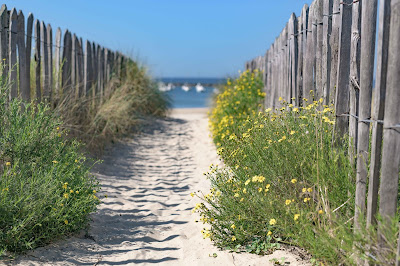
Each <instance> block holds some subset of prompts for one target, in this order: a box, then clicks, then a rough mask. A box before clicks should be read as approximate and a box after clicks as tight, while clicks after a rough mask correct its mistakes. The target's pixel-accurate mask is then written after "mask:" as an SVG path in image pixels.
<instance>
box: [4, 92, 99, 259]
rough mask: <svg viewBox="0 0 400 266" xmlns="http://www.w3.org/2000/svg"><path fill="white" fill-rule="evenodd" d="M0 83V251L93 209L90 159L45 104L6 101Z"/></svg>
mask: <svg viewBox="0 0 400 266" xmlns="http://www.w3.org/2000/svg"><path fill="white" fill-rule="evenodd" d="M7 98H8V91H7V90H6V89H4V88H1V89H0V125H1V126H0V255H1V254H2V253H4V252H5V251H8V252H20V251H23V250H26V249H33V248H35V247H37V246H40V245H44V244H46V243H49V242H50V241H52V240H54V239H56V238H60V237H62V236H65V235H68V234H70V233H72V232H76V231H79V230H81V229H84V228H85V227H86V226H87V224H88V219H89V218H88V214H89V213H91V212H93V211H94V210H95V209H96V206H97V205H98V204H99V199H98V198H97V197H96V195H95V193H96V190H98V189H99V186H98V182H97V181H96V180H95V178H94V177H93V176H91V175H90V173H89V170H90V168H91V165H92V164H93V162H90V161H87V160H86V158H85V157H84V156H83V155H82V154H81V153H80V152H79V148H80V144H79V143H78V142H77V141H74V140H72V141H68V140H66V139H65V138H64V136H65V135H66V132H65V131H64V130H62V129H60V127H61V121H60V120H59V119H58V118H56V117H55V116H54V115H52V113H51V112H50V110H49V108H48V107H47V106H46V105H44V104H39V105H33V104H25V103H22V102H21V101H20V100H17V99H15V100H12V101H11V102H7Z"/></svg>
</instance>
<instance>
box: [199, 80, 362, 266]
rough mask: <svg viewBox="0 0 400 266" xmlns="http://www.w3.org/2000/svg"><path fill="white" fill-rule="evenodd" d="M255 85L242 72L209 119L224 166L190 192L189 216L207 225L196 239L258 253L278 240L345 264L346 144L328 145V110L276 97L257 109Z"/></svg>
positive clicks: (350, 196)
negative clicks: (194, 200) (193, 200)
mask: <svg viewBox="0 0 400 266" xmlns="http://www.w3.org/2000/svg"><path fill="white" fill-rule="evenodd" d="M262 88H263V84H262V79H261V75H260V73H257V72H256V73H249V72H244V73H243V74H242V75H241V76H240V77H239V78H238V79H237V80H234V81H228V83H227V85H226V86H225V88H224V89H223V92H222V93H221V94H220V95H219V96H218V97H217V100H216V104H215V107H214V109H213V110H212V113H211V114H210V128H211V131H212V135H213V138H214V141H215V144H216V146H217V148H218V149H217V150H218V153H219V155H220V156H221V158H222V159H223V161H224V164H225V166H224V167H218V166H212V167H211V169H210V171H209V172H208V173H206V175H207V177H208V178H209V179H210V181H211V184H212V188H211V191H210V193H208V194H207V195H202V194H197V195H198V197H200V198H201V199H202V200H203V203H199V204H198V205H196V207H195V209H194V211H197V212H199V213H200V215H201V220H202V221H203V222H204V223H208V224H209V225H210V228H209V229H206V228H205V229H204V230H203V235H204V236H205V237H209V238H211V240H212V241H214V243H215V244H216V245H217V246H219V247H223V248H229V249H232V250H243V249H244V250H247V251H250V252H255V253H265V252H270V251H271V250H273V249H274V248H276V247H277V246H278V244H279V243H285V244H291V245H297V246H300V247H304V248H306V249H307V250H308V251H309V252H310V253H311V254H312V255H314V256H315V257H316V258H320V259H322V260H323V261H325V262H331V263H337V262H340V261H347V259H348V256H349V253H348V251H349V250H350V252H351V249H352V243H353V242H352V241H353V240H354V238H351V237H350V239H349V237H348V235H351V234H349V232H352V228H351V227H352V223H351V218H352V216H353V214H354V191H355V172H354V167H353V165H351V163H350V161H349V159H348V157H347V150H348V148H347V144H346V141H343V143H344V145H342V146H340V147H336V146H335V145H334V143H333V142H332V134H333V129H334V123H335V122H334V121H335V114H334V110H333V107H332V106H326V105H322V104H321V103H322V101H319V100H318V101H313V100H312V99H304V101H305V104H304V107H294V106H293V105H292V104H288V103H286V102H284V101H283V100H282V99H280V102H281V105H282V107H281V108H280V109H275V110H271V109H267V110H265V111H262V110H261V103H262V101H263V97H264V94H263V93H262V92H261V91H262ZM333 239H340V241H332V240H333ZM344 239H347V240H348V241H347V240H346V242H345V243H344V242H343V241H342V240H344ZM329 243H335V244H338V245H336V246H335V245H332V244H329ZM344 250H345V251H344Z"/></svg>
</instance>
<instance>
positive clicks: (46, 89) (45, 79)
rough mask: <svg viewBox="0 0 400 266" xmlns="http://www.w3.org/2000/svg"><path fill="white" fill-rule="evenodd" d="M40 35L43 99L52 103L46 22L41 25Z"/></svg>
mask: <svg viewBox="0 0 400 266" xmlns="http://www.w3.org/2000/svg"><path fill="white" fill-rule="evenodd" d="M40 33H41V38H40V39H41V41H42V62H43V70H42V87H43V99H44V100H45V101H47V102H49V101H50V97H51V91H50V86H49V71H50V69H49V64H48V62H49V46H48V44H47V28H46V24H45V23H44V21H42V22H41V23H40Z"/></svg>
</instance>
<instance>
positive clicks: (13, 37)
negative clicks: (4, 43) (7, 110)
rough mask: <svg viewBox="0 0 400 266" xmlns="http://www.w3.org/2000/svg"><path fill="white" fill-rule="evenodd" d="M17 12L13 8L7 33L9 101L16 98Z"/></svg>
mask: <svg viewBox="0 0 400 266" xmlns="http://www.w3.org/2000/svg"><path fill="white" fill-rule="evenodd" d="M17 24H18V15H17V10H16V9H15V8H13V9H12V10H11V13H10V31H9V35H8V36H9V37H8V38H9V45H8V47H9V59H8V60H9V61H8V62H9V66H8V67H9V83H10V84H11V86H10V100H11V99H14V98H16V97H18V81H17V30H18V25H17Z"/></svg>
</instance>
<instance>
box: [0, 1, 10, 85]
mask: <svg viewBox="0 0 400 266" xmlns="http://www.w3.org/2000/svg"><path fill="white" fill-rule="evenodd" d="M0 23H1V28H3V29H8V28H9V25H10V19H9V15H8V11H7V6H6V5H2V6H1V9H0ZM8 37H9V32H8V31H7V30H2V31H1V32H0V38H1V41H0V45H1V49H0V57H1V58H0V59H1V62H2V66H3V77H8V68H9V67H8V64H9V62H8V60H9V52H8V45H9V41H8Z"/></svg>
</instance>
